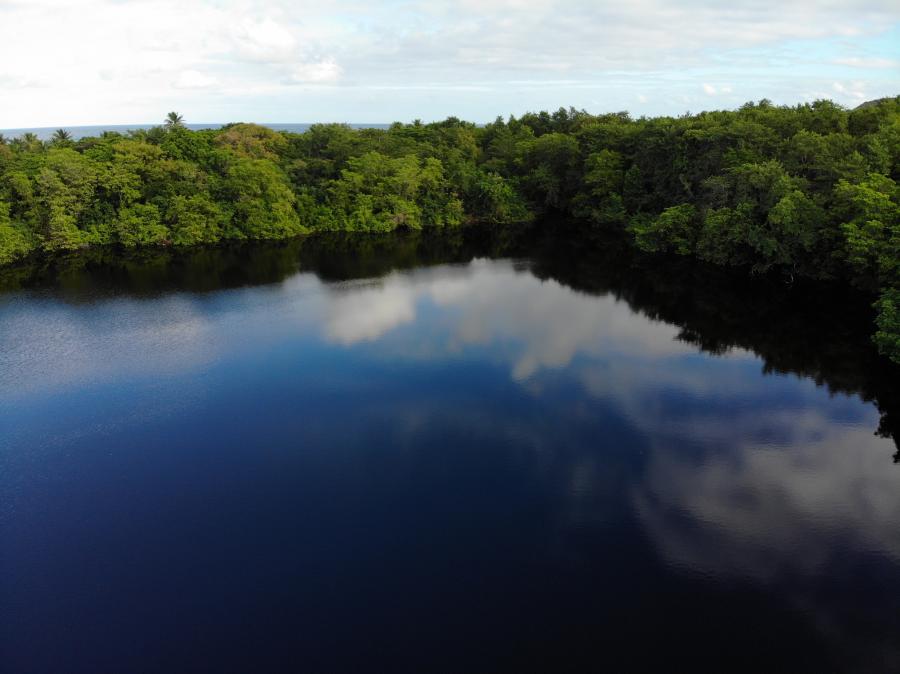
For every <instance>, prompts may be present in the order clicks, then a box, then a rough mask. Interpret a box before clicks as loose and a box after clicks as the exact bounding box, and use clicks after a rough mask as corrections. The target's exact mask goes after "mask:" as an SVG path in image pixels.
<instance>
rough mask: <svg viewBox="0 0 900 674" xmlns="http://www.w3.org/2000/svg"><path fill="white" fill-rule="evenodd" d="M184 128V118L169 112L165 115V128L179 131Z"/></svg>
mask: <svg viewBox="0 0 900 674" xmlns="http://www.w3.org/2000/svg"><path fill="white" fill-rule="evenodd" d="M182 127H184V117H183V116H181V115H179V114H178V113H177V112H170V113H169V114H167V115H166V128H169V129H179V128H182Z"/></svg>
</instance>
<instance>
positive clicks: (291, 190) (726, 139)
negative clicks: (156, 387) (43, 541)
mask: <svg viewBox="0 0 900 674" xmlns="http://www.w3.org/2000/svg"><path fill="white" fill-rule="evenodd" d="M898 181H900V97H898V98H893V99H884V100H881V101H879V102H877V104H873V105H870V106H866V107H863V108H859V109H856V110H846V109H844V108H841V107H840V106H837V105H835V104H834V103H831V102H830V101H817V102H815V103H810V104H804V105H798V106H793V107H778V106H774V105H772V104H771V103H770V102H769V101H760V102H759V103H748V104H746V105H744V106H742V107H741V108H740V109H738V110H735V111H713V112H704V113H700V114H696V115H685V116H682V117H677V118H676V117H659V118H640V119H632V118H631V117H630V116H629V115H628V114H627V113H616V114H605V115H590V114H588V113H586V112H584V111H581V110H575V109H571V108H570V109H563V108H561V109H559V110H557V111H556V112H553V113H549V112H540V113H528V114H525V115H523V116H521V117H519V118H516V117H509V118H508V119H502V118H497V119H496V120H495V121H494V122H492V123H490V124H487V125H484V126H477V125H475V124H471V123H467V122H464V121H461V120H459V119H456V118H449V119H447V120H444V121H442V122H436V123H432V124H423V123H421V122H419V121H416V122H414V123H412V124H394V125H392V126H391V127H390V128H389V129H352V128H349V127H347V126H343V125H336V124H320V125H315V126H313V127H312V128H310V129H309V130H308V131H307V132H305V133H301V134H296V133H286V132H279V131H274V130H272V129H268V128H266V127H263V126H258V125H255V124H244V123H241V124H229V125H226V126H224V127H222V128H221V129H218V130H202V131H190V130H188V129H187V128H186V127H185V125H184V119H183V117H182V116H181V115H180V114H178V113H176V112H171V113H169V114H168V116H167V117H166V119H165V123H164V125H163V126H160V127H155V128H152V129H149V130H141V131H134V132H129V133H128V134H125V135H122V134H119V133H113V132H106V133H103V134H102V135H101V136H99V137H93V138H82V139H79V140H77V141H76V140H74V139H73V138H72V137H71V135H70V134H69V133H68V132H67V131H65V130H63V129H60V130H58V131H57V132H56V133H55V134H54V135H53V137H52V138H51V139H50V140H48V141H46V142H42V141H41V140H40V139H38V138H37V136H35V135H34V134H33V133H26V134H23V135H22V136H20V137H17V138H13V139H2V140H0V264H6V263H10V262H13V261H15V260H17V259H20V258H22V257H24V256H26V255H28V254H29V253H32V252H35V251H46V252H54V251H64V250H72V249H76V248H83V247H87V246H95V245H108V244H112V245H120V246H125V247H138V246H175V247H178V246H190V245H196V244H206V243H214V242H217V241H220V240H226V239H280V238H286V237H291V236H295V235H298V234H302V233H306V232H312V231H317V230H361V231H371V232H387V231H391V230H394V229H398V228H404V229H421V228H428V227H455V226H458V225H460V224H462V223H466V222H486V223H515V222H523V221H527V220H532V219H534V218H537V217H539V216H542V215H548V214H553V213H556V214H561V215H564V216H567V217H568V218H573V219H575V220H576V221H577V222H580V223H581V226H582V227H584V228H604V229H613V230H617V231H620V232H621V233H622V235H623V236H627V237H630V238H631V239H632V240H633V243H634V245H636V246H637V247H639V248H641V249H643V250H646V251H653V252H658V253H662V254H673V255H687V256H693V257H696V258H699V259H702V260H705V261H709V262H712V263H716V264H720V265H731V266H738V267H743V268H746V269H747V270H748V271H750V272H752V273H768V274H783V275H784V276H785V277H786V278H788V279H791V278H795V277H798V276H807V277H812V278H817V279H843V280H845V281H846V282H849V283H852V284H854V285H857V286H859V287H861V288H864V289H866V290H869V291H871V292H873V293H877V294H878V295H879V296H880V299H879V300H878V302H877V305H876V306H877V308H878V311H879V312H880V313H879V318H878V330H877V336H876V340H877V342H878V344H879V346H880V348H881V349H882V350H883V352H884V353H886V354H888V355H889V356H891V357H892V358H894V359H895V360H898V361H900V325H898V324H900V319H898V306H900V299H898V297H900V278H898V276H900V188H898ZM558 220H559V219H558V218H556V219H554V218H546V222H547V223H550V224H552V223H553V222H555V221H558ZM548 226H549V225H548Z"/></svg>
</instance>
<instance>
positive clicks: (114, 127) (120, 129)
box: [0, 123, 390, 140]
mask: <svg viewBox="0 0 900 674" xmlns="http://www.w3.org/2000/svg"><path fill="white" fill-rule="evenodd" d="M154 126H160V125H159V124H108V125H97V126H52V127H50V126H47V127H37V128H31V129H0V133H2V134H3V135H4V136H6V137H7V138H15V137H17V136H21V135H22V134H23V133H29V132H30V133H33V134H36V135H37V137H38V138H40V139H41V140H49V139H50V137H51V136H52V135H53V132H54V131H56V130H57V129H65V130H66V131H68V132H69V133H71V134H72V138H74V139H76V140H77V139H79V138H84V137H85V136H99V135H100V134H101V133H103V132H104V131H115V132H117V133H122V134H124V133H126V132H128V131H132V130H135V129H150V128H152V127H154ZM185 126H186V127H187V128H189V129H194V130H199V129H218V128H220V127H221V126H223V125H222V124H185ZM260 126H267V127H269V128H270V129H275V130H276V131H292V132H294V133H303V132H304V131H306V130H307V129H309V127H311V126H312V124H311V123H310V124H261V125H260ZM347 126H351V127H353V128H354V129H387V128H388V127H389V126H390V124H348V125H347Z"/></svg>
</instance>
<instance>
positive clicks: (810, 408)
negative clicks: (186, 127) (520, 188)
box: [0, 240, 900, 672]
mask: <svg viewBox="0 0 900 674" xmlns="http://www.w3.org/2000/svg"><path fill="white" fill-rule="evenodd" d="M314 245H318V244H296V245H294V246H293V247H291V246H288V247H286V248H279V247H274V248H272V247H270V248H260V249H259V250H257V249H253V248H250V249H248V250H242V251H239V252H238V253H233V252H230V251H222V252H217V251H211V252H208V253H200V254H198V255H196V256H194V257H188V258H187V259H181V258H177V257H176V258H170V257H165V256H164V257H162V258H160V259H149V260H147V259H138V260H134V259H131V260H118V259H115V258H114V257H112V258H109V257H101V258H99V259H93V258H92V259H89V260H87V261H84V262H78V261H76V262H75V263H73V264H71V265H70V266H63V267H61V268H60V269H57V270H54V271H52V272H46V270H44V271H40V272H34V274H33V275H32V276H27V278H26V280H24V281H23V280H21V275H20V276H16V277H15V278H14V280H13V281H7V285H6V291H5V292H4V293H3V294H2V295H0V569H2V574H0V606H2V611H0V669H2V670H3V671H8V672H132V671H134V672H174V671H210V672H226V671H235V672H249V671H254V672H259V671H379V672H399V671H410V672H425V671H428V672H433V671H448V672H449V671H455V672H460V671H518V672H521V671H594V670H609V671H638V670H651V671H662V670H666V669H669V668H672V667H675V668H676V669H683V670H684V671H703V670H708V671H741V670H742V671H774V670H775V669H777V668H783V669H784V671H819V672H820V671H841V670H847V671H850V670H856V671H891V668H893V671H897V667H898V666H900V641H898V635H900V526H898V525H900V466H898V465H895V464H894V463H893V461H892V456H893V454H894V452H895V451H896V446H895V444H894V441H893V440H892V439H891V438H890V437H881V436H878V435H875V434H874V431H875V429H876V427H878V424H879V410H878V409H877V408H876V405H875V403H874V402H872V401H871V400H869V401H868V402H866V401H864V400H863V397H867V398H871V395H870V394H865V395H863V394H862V393H858V392H852V391H849V392H848V391H845V392H838V391H837V389H838V388H839V387H837V386H836V385H833V384H832V385H828V381H822V380H820V381H819V383H818V384H817V383H816V381H814V380H813V379H812V378H810V377H808V376H806V375H804V374H803V372H802V368H803V367H809V365H808V362H809V361H810V360H812V359H813V355H812V354H813V352H815V351H816V350H817V349H820V348H822V349H824V348H826V347H824V346H821V347H820V345H817V344H816V343H815V342H814V341H806V342H803V336H802V335H799V334H797V333H791V332H790V331H788V332H786V333H785V334H794V335H795V337H796V338H797V340H798V343H797V344H794V345H793V346H792V345H791V344H790V343H789V342H790V340H789V339H787V338H781V339H776V340H774V341H775V342H780V343H778V344H776V345H774V346H770V347H764V346H762V343H763V342H764V341H765V339H764V338H763V337H760V338H759V339H758V342H759V344H760V346H758V349H757V350H758V351H759V352H760V353H768V354H769V357H771V358H773V359H774V358H775V356H774V354H775V351H774V350H773V349H777V350H778V353H779V354H782V355H781V356H780V359H781V367H780V369H781V371H782V373H780V374H779V373H777V372H771V373H767V372H766V368H767V362H766V361H765V360H764V357H762V356H760V355H759V354H758V353H757V352H756V351H754V349H753V348H752V347H751V345H747V346H746V347H740V346H736V347H734V348H731V349H718V350H717V351H718V352H717V353H710V352H708V351H701V350H700V348H699V347H698V346H697V343H696V340H688V339H687V338H686V337H685V330H686V329H687V327H686V326H688V325H694V326H695V325H697V324H699V323H701V322H702V321H701V319H702V317H703V316H706V315H710V316H717V315H721V316H723V317H725V316H726V315H728V312H729V311H730V309H729V307H728V306H726V305H725V304H724V303H723V304H722V306H720V307H717V306H715V304H712V305H710V304H709V303H708V302H699V303H697V302H694V301H693V300H690V299H687V298H688V297H689V296H693V297H694V298H695V300H699V296H698V295H697V294H696V293H697V292H700V291H697V290H696V289H695V290H693V291H691V292H690V293H688V291H687V290H685V289H683V288H682V291H680V292H679V293H678V294H677V297H675V296H673V297H668V298H667V297H666V295H667V292H668V291H666V290H665V288H667V287H671V286H667V285H666V284H660V285H659V286H658V287H657V289H656V290H653V289H651V288H650V287H649V286H645V285H641V284H642V283H643V281H640V280H637V281H633V282H632V281H630V280H623V279H624V278H625V277H624V276H621V274H625V272H621V274H620V273H619V272H617V273H615V274H613V273H612V272H610V269H611V268H610V267H605V268H601V265H599V264H598V263H596V262H594V261H592V260H586V261H584V264H582V262H583V261H582V260H581V259H579V258H578V255H577V254H576V255H575V256H574V257H571V256H570V257H566V258H565V260H564V263H563V264H561V265H557V264H556V263H554V262H553V261H548V259H546V258H545V257H543V256H542V253H540V252H530V251H528V250H521V249H519V250H514V251H512V252H510V251H506V252H504V251H503V250H500V251H499V254H500V257H493V256H496V255H497V254H498V249H497V248H496V247H494V248H493V249H490V248H479V247H478V246H475V247H474V248H471V247H470V248H466V247H463V248H460V246H459V245H458V243H454V242H449V243H441V242H438V243H437V244H433V243H432V244H429V247H428V250H427V251H425V252H423V250H424V248H423V246H424V244H422V243H420V242H417V241H415V240H414V241H413V242H412V243H409V242H406V243H404V242H401V243H398V244H396V246H394V247H393V248H392V244H383V245H382V244H375V245H373V243H372V241H371V240H365V241H363V242H362V243H354V242H352V241H351V242H349V243H348V242H346V241H344V242H341V243H340V244H335V245H334V246H330V245H323V246H321V247H320V248H316V249H315V250H314V251H312V252H310V246H314ZM467 245H468V244H467ZM303 246H305V247H303ZM610 264H612V263H610ZM579 266H582V267H583V271H582V272H579V273H578V274H574V273H573V272H572V269H575V268H578V267H579ZM590 269H596V270H597V273H596V276H603V278H602V279H600V280H597V279H596V278H595V275H594V274H593V272H590V271H584V270H590ZM29 273H30V272H29ZM585 274H587V276H585ZM604 274H608V275H607V276H604ZM576 278H577V279H580V280H574V279H576ZM636 278H638V279H640V278H641V277H640V275H637V276H636ZM673 278H681V279H682V281H681V282H685V281H684V277H683V276H678V275H674V276H673ZM675 282H676V281H673V283H675ZM701 285H702V284H701ZM707 285H709V283H707ZM712 285H719V284H717V283H716V284H712ZM749 292H759V291H758V290H753V289H751V291H749ZM744 297H745V299H744V300H743V301H745V302H746V301H749V299H747V298H749V296H744ZM626 298H629V299H628V300H627V301H626ZM779 301H780V300H779ZM785 301H786V302H787V301H790V300H789V299H788V300H785ZM798 303H799V304H801V305H806V303H804V302H798ZM774 304H775V300H774V299H772V298H765V297H764V298H762V300H761V301H760V306H763V307H769V306H772V305H774ZM701 305H704V306H701ZM651 306H652V307H654V308H653V309H652V310H651V309H650V307H651ZM676 306H677V307H678V309H675V308H673V307H676ZM698 307H699V308H698ZM707 310H709V314H706V313H704V312H706V311H707ZM808 310H809V311H810V312H812V311H814V309H808ZM676 315H677V316H678V319H677V320H675V319H674V318H673V316H676ZM651 316H652V317H651ZM663 317H667V318H668V319H669V320H664V319H663ZM816 320H818V317H817V316H815V315H813V314H812V313H811V314H810V315H809V316H807V317H803V319H802V320H798V324H804V323H811V322H815V321H816ZM723 321H724V318H723ZM709 323H710V325H711V326H712V327H711V328H709V330H708V331H707V332H706V333H705V335H704V336H705V337H706V338H707V340H710V339H717V340H719V341H721V340H725V339H727V338H728V337H727V336H725V335H724V334H722V333H721V332H717V328H716V327H715V326H716V325H717V322H716V321H715V320H713V321H709ZM778 326H779V324H778V322H777V321H770V320H762V319H760V324H759V325H758V326H757V327H758V329H759V331H760V335H769V336H773V335H775V334H776V333H777V332H778V330H779V327H778ZM691 329H692V330H694V331H696V330H695V329H694V328H691ZM749 331H750V328H749V324H748V325H745V326H744V327H743V328H742V330H741V332H744V333H747V332H749ZM833 339H834V340H835V341H834V342H831V343H830V344H829V346H828V347H827V348H828V349H831V353H834V352H835V350H839V349H840V348H845V347H844V346H842V345H841V344H842V343H839V340H838V338H837V337H834V338H833ZM848 339H849V338H848ZM801 342H802V343H801ZM854 344H856V343H855V342H854ZM859 344H866V342H865V341H860V342H859ZM791 348H795V349H796V352H797V353H805V356H798V357H797V359H798V360H803V359H804V358H805V359H806V360H805V361H804V362H806V363H807V364H806V365H800V364H797V365H796V367H797V369H796V370H795V371H794V372H789V371H786V370H785V363H786V362H791V363H793V362H794V361H792V360H790V358H788V356H786V355H785V354H787V353H789V352H790V349H791ZM846 348H847V350H848V353H849V352H850V347H846ZM854 348H855V347H854ZM859 348H860V349H864V348H865V347H859ZM866 357H868V356H866ZM848 358H849V356H848ZM853 362H855V361H853ZM860 362H863V361H860ZM843 365H845V366H852V363H851V361H849V360H847V361H845V362H844V363H843ZM882 365H883V364H882ZM769 367H771V364H769ZM861 368H862V366H858V367H857V366H852V367H847V369H850V370H855V371H856V372H857V373H858V374H859V376H860V377H864V375H863V372H862V369H861ZM788 369H790V368H788ZM876 369H877V368H876ZM873 376H875V375H873ZM870 383H871V382H868V381H861V383H860V387H861V388H865V387H866V386H868V385H869V384H870ZM885 399H886V398H885ZM882 406H883V405H882Z"/></svg>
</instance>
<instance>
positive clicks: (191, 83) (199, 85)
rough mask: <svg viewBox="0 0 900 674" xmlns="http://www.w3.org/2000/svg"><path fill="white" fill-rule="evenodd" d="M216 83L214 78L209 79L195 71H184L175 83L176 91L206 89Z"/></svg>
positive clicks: (207, 76)
mask: <svg viewBox="0 0 900 674" xmlns="http://www.w3.org/2000/svg"><path fill="white" fill-rule="evenodd" d="M216 83H217V80H216V78H215V77H210V76H209V75H206V74H204V73H201V72H199V71H197V70H185V71H184V72H182V73H181V74H180V75H179V76H178V79H177V80H176V81H175V87H176V88H178V89H207V88H209V87H211V86H213V85H215V84H216Z"/></svg>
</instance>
